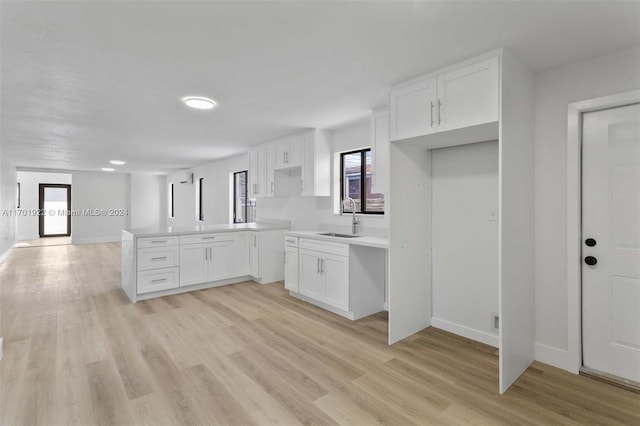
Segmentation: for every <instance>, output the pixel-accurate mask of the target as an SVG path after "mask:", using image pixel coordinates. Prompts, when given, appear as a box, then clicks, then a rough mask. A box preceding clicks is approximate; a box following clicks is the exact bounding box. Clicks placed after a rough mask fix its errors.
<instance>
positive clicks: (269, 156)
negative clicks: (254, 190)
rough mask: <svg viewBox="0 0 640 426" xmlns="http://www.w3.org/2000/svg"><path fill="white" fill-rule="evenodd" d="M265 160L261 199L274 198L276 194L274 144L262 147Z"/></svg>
mask: <svg viewBox="0 0 640 426" xmlns="http://www.w3.org/2000/svg"><path fill="white" fill-rule="evenodd" d="M264 153H265V159H264V167H265V187H264V191H263V192H262V194H261V195H262V197H274V196H275V194H276V175H275V173H276V146H275V145H274V144H270V145H266V146H265V147H264Z"/></svg>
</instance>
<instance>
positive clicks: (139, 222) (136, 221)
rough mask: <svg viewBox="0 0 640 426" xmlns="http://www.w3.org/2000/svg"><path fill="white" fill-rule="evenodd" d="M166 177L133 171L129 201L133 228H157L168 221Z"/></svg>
mask: <svg viewBox="0 0 640 426" xmlns="http://www.w3.org/2000/svg"><path fill="white" fill-rule="evenodd" d="M165 181H166V179H165V177H164V176H159V175H150V174H141V173H132V174H131V189H130V196H131V200H130V201H129V206H130V224H129V226H130V227H131V228H157V227H160V226H164V225H165V224H166V222H167V214H166V212H167V209H166V208H165V206H166V196H167V191H166V189H165Z"/></svg>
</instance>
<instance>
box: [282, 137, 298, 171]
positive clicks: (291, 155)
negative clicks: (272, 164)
mask: <svg viewBox="0 0 640 426" xmlns="http://www.w3.org/2000/svg"><path fill="white" fill-rule="evenodd" d="M301 160H302V137H301V136H300V135H297V136H292V137H289V138H285V139H282V140H279V141H277V142H276V169H278V170H281V169H290V168H294V167H300V166H301V164H302V163H301Z"/></svg>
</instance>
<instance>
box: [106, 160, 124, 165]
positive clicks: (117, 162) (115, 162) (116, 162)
mask: <svg viewBox="0 0 640 426" xmlns="http://www.w3.org/2000/svg"><path fill="white" fill-rule="evenodd" d="M109 162H110V163H111V164H114V165H116V166H124V165H125V164H127V162H126V161H122V160H111V161H109Z"/></svg>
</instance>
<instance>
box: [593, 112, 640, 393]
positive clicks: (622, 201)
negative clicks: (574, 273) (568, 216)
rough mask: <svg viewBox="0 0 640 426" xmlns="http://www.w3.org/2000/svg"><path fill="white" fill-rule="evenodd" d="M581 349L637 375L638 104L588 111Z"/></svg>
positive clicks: (617, 371) (627, 375) (602, 365)
mask: <svg viewBox="0 0 640 426" xmlns="http://www.w3.org/2000/svg"><path fill="white" fill-rule="evenodd" d="M582 333H583V336H582V342H583V347H582V352H583V353H582V356H583V364H584V366H585V367H588V368H589V369H592V370H596V371H598V372H601V373H607V374H611V375H614V376H617V377H619V378H622V379H627V380H632V381H634V382H640V104H635V105H629V106H624V107H618V108H611V109H608V110H602V111H595V112H589V113H585V114H584V116H583V133H582Z"/></svg>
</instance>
